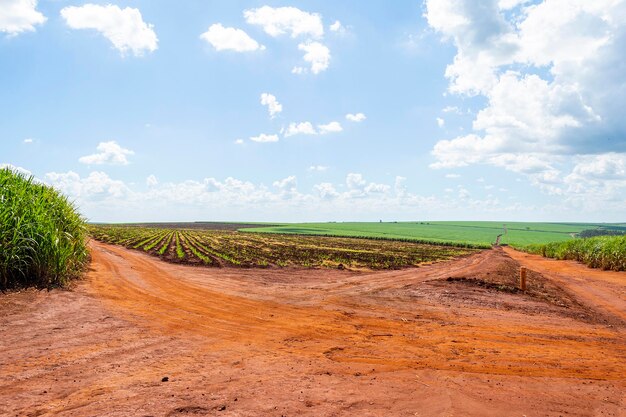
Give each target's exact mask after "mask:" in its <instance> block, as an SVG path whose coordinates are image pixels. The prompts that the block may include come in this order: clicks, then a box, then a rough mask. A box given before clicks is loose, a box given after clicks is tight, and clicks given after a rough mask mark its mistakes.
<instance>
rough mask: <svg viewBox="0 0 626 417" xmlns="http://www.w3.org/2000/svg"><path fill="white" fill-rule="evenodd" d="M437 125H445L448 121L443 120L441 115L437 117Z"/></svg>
mask: <svg viewBox="0 0 626 417" xmlns="http://www.w3.org/2000/svg"><path fill="white" fill-rule="evenodd" d="M436 120H437V126H439V127H443V126H444V125H445V124H446V121H445V120H443V119H442V118H441V117H437V119H436Z"/></svg>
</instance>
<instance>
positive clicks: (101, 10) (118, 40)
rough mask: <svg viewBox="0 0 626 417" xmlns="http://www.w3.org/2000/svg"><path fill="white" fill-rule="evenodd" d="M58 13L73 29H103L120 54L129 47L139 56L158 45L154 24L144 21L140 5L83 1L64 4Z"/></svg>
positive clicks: (99, 30) (102, 31)
mask: <svg viewBox="0 0 626 417" xmlns="http://www.w3.org/2000/svg"><path fill="white" fill-rule="evenodd" d="M61 16H62V17H63V18H64V19H65V22H66V23H67V25H68V26H69V27H70V28H72V29H95V30H97V31H98V32H100V33H102V35H103V36H104V37H106V38H107V39H108V40H109V41H111V43H112V44H113V46H114V47H115V48H116V49H117V50H119V51H120V52H121V53H122V55H124V54H126V53H127V52H128V51H129V50H130V51H132V52H133V54H134V55H135V56H142V55H143V54H144V53H145V52H153V51H155V50H156V49H157V48H158V41H159V40H158V39H157V35H156V33H155V32H154V30H153V25H151V24H147V23H146V22H144V21H143V18H142V17H141V12H140V11H139V9H135V8H131V7H126V8H124V9H120V8H119V7H118V6H115V5H111V4H109V5H106V6H99V5H96V4H85V5H83V6H80V7H76V6H69V7H65V8H63V9H62V10H61Z"/></svg>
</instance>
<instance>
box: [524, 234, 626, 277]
mask: <svg viewBox="0 0 626 417" xmlns="http://www.w3.org/2000/svg"><path fill="white" fill-rule="evenodd" d="M521 249H523V250H525V251H527V252H530V253H535V254H538V255H542V256H546V257H549V258H555V259H569V260H574V261H579V262H583V263H584V264H586V265H587V266H590V267H592V268H601V269H610V270H613V271H626V236H625V235H622V236H597V237H590V238H577V239H572V240H569V241H567V242H552V243H547V244H535V245H528V246H525V247H523V248H521Z"/></svg>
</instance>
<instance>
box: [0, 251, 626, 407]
mask: <svg viewBox="0 0 626 417" xmlns="http://www.w3.org/2000/svg"><path fill="white" fill-rule="evenodd" d="M92 249H93V250H92V254H93V262H92V265H91V269H90V271H89V273H88V275H87V278H86V279H85V280H84V281H83V282H81V283H79V284H78V285H77V286H76V288H74V289H73V290H72V291H59V290H55V291H51V292H40V291H33V290H29V291H23V292H20V293H13V294H7V295H0V311H2V316H1V317H0V415H3V416H4V415H7V416H13V415H16V416H18V415H29V416H38V415H67V416H95V415H106V416H135V415H136V416H174V415H232V416H257V415H269V416H281V415H285V416H299V415H312V416H348V415H356V416H369V415H372V416H378V415H385V416H404V415H406V416H468V415H470V416H472V415H475V416H522V415H526V416H542V415H554V416H558V415H570V416H571V415H577V416H592V415H597V416H621V415H625V414H624V411H623V410H625V409H626V394H625V392H626V391H625V390H626V380H625V379H624V375H626V365H625V364H626V326H625V323H626V317H625V314H626V311H625V303H626V297H625V290H626V274H625V273H607V272H603V271H592V270H589V269H587V268H586V267H584V266H581V265H579V264H574V263H570V262H566V263H564V262H559V261H550V260H544V259H543V258H538V257H533V256H530V255H525V254H520V253H517V252H514V251H508V252H507V253H508V256H507V254H505V253H503V252H501V251H484V252H481V253H478V254H476V255H473V256H471V257H467V258H462V259H459V260H456V261H453V262H449V263H445V264H443V263H442V264H435V265H430V266H425V267H421V268H417V269H408V270H401V271H390V272H377V273H354V272H347V271H329V270H293V269H292V270H276V269H274V270H245V269H208V268H194V267H188V266H180V265H172V264H166V263H162V262H160V261H158V260H155V259H154V258H151V257H149V256H147V255H144V254H142V253H139V252H135V251H128V250H125V249H123V248H120V247H115V246H109V245H104V244H101V243H95V242H94V243H92ZM509 256H511V257H512V258H514V260H512V259H511V258H509ZM515 262H520V263H521V264H523V265H525V266H527V267H529V268H530V269H531V270H533V271H536V272H538V273H540V274H541V275H543V277H541V278H539V275H537V277H538V278H537V280H539V279H542V280H545V285H543V286H542V287H541V288H542V291H543V293H546V294H548V296H547V297H546V298H545V299H543V298H541V297H531V296H528V295H526V294H511V293H508V292H502V291H496V290H493V289H488V288H483V287H481V286H478V285H473V284H472V282H474V281H469V283H468V282H459V281H454V280H451V281H448V280H446V278H448V277H462V278H463V279H465V278H475V277H483V276H485V277H487V276H489V277H491V278H489V277H487V278H489V279H492V278H493V277H494V276H495V278H496V279H497V278H499V277H498V275H506V274H514V271H515V268H516V266H517V264H516V263H515ZM502 265H505V266H506V268H504V267H502ZM490 274H491V275H490ZM487 278H485V279H487ZM481 279H482V278H481ZM531 285H532V283H531ZM559 287H561V288H564V289H565V290H566V291H565V292H564V291H562V290H559V289H558V288H559ZM538 293H541V292H538ZM543 293H541V294H543ZM163 377H168V381H167V382H162V378H163ZM620 413H621V414H620Z"/></svg>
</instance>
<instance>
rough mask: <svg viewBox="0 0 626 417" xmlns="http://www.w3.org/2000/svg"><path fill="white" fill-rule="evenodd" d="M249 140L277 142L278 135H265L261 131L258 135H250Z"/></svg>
mask: <svg viewBox="0 0 626 417" xmlns="http://www.w3.org/2000/svg"><path fill="white" fill-rule="evenodd" d="M250 140H251V141H253V142H260V143H267V142H278V135H267V134H265V133H261V134H260V135H258V136H251V137H250Z"/></svg>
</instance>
